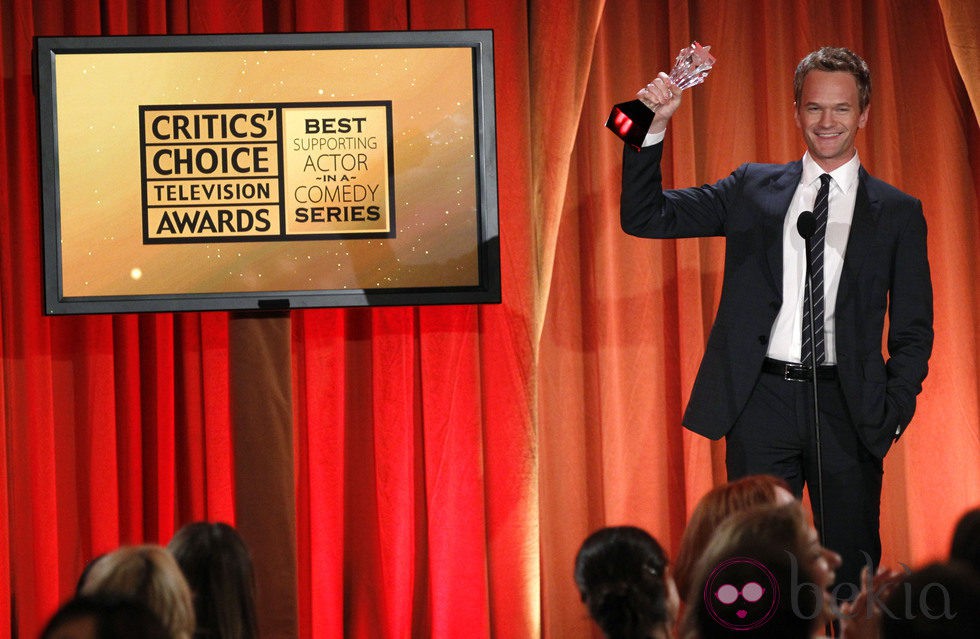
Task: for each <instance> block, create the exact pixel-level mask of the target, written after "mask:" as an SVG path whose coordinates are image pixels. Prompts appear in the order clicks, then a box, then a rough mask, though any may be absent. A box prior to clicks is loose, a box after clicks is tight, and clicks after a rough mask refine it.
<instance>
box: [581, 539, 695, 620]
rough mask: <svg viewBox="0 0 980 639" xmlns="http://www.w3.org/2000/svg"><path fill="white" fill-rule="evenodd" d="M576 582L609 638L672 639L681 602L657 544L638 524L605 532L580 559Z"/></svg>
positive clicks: (587, 543) (584, 549)
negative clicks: (672, 631) (670, 638)
mask: <svg viewBox="0 0 980 639" xmlns="http://www.w3.org/2000/svg"><path fill="white" fill-rule="evenodd" d="M575 584H576V585H577V586H578V591H579V594H580V595H581V597H582V602H583V603H584V604H585V606H586V608H587V609H588V611H589V615H590V616H591V617H592V619H593V621H595V623H596V624H597V625H598V626H599V628H601V629H602V632H603V633H604V634H605V636H606V637H607V639H661V638H662V639H667V638H668V637H670V636H671V628H672V627H673V625H674V621H675V620H676V617H677V609H678V606H679V604H680V600H679V598H678V596H677V588H676V587H675V586H674V580H673V577H672V576H671V574H670V570H669V568H668V565H667V555H666V553H664V550H663V548H661V546H660V544H659V543H657V540H656V539H654V538H653V537H652V536H650V534H649V533H647V532H646V531H644V530H642V529H640V528H636V527H634V526H611V527H608V528H602V529H599V530H597V531H595V532H594V533H592V534H591V535H589V536H588V537H587V538H586V540H585V541H584V542H583V543H582V546H581V548H580V549H579V551H578V555H577V556H576V557H575Z"/></svg>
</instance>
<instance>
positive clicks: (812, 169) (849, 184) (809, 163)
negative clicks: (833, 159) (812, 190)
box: [800, 149, 861, 193]
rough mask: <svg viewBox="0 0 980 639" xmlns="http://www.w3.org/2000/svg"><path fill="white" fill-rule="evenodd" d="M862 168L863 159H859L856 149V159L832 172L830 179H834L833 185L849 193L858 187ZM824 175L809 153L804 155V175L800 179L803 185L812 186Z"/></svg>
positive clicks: (853, 158)
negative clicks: (859, 172)
mask: <svg viewBox="0 0 980 639" xmlns="http://www.w3.org/2000/svg"><path fill="white" fill-rule="evenodd" d="M860 168H861V158H859V157H858V152H857V149H855V150H854V157H852V158H851V159H850V160H848V161H847V162H846V163H845V164H843V165H841V166H839V167H837V168H836V169H834V170H833V171H831V172H830V177H831V178H833V183H835V184H837V186H838V187H840V190H841V191H843V192H844V193H849V192H850V191H851V189H853V188H854V187H856V186H857V182H858V170H859V169H860ZM824 173H826V171H824V170H823V169H822V168H820V165H819V164H817V163H816V162H815V161H814V159H813V158H811V157H810V152H809V151H807V152H806V153H804V154H803V175H802V176H801V178H800V182H801V183H802V184H806V185H810V184H811V183H813V182H818V181H819V178H820V176H821V175H823V174H824ZM818 186H819V185H818Z"/></svg>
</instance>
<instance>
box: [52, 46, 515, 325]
mask: <svg viewBox="0 0 980 639" xmlns="http://www.w3.org/2000/svg"><path fill="white" fill-rule="evenodd" d="M35 56H36V67H37V68H36V81H37V106H38V126H39V145H40V171H41V202H42V209H43V210H42V219H43V243H44V286H45V312H46V313H47V314H80V313H128V312H172V311H204V310H263V309H276V310H281V309H293V308H313V307H340V306H351V307H353V306H371V305H427V304H479V303H494V302H499V301H500V255H499V242H498V220H497V164H496V163H497V160H496V128H495V114H494V76H493V38H492V33H491V32H490V31H487V30H458V31H405V32H370V33H301V34H254V35H179V36H105V37H38V38H36V39H35Z"/></svg>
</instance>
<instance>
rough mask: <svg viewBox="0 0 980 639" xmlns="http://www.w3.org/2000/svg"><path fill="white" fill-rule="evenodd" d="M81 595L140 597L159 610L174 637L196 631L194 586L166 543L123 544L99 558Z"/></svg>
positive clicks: (180, 638) (181, 638)
mask: <svg viewBox="0 0 980 639" xmlns="http://www.w3.org/2000/svg"><path fill="white" fill-rule="evenodd" d="M81 594H82V595H96V594H105V595H116V596H121V597H132V598H135V599H138V600H140V601H142V602H144V603H145V604H146V605H147V606H149V608H150V609H151V610H152V611H153V612H154V613H156V615H157V617H159V618H160V621H162V622H163V625H164V626H165V627H166V628H167V630H168V631H169V635H168V636H169V637H170V638H171V639H191V637H192V636H193V634H194V605H193V602H192V601H191V591H190V588H189V587H188V585H187V580H186V579H184V575H183V573H181V571H180V567H179V566H178V565H177V562H176V561H175V560H174V558H173V556H172V555H171V554H170V553H169V552H167V550H166V549H165V548H163V547H162V546H157V545H152V544H148V545H144V546H123V547H121V548H119V549H117V550H114V551H112V552H110V553H108V554H106V555H105V556H103V557H101V558H99V559H98V561H95V562H94V563H93V564H92V565H91V567H89V568H88V574H87V575H86V576H85V580H84V583H83V584H82V587H81Z"/></svg>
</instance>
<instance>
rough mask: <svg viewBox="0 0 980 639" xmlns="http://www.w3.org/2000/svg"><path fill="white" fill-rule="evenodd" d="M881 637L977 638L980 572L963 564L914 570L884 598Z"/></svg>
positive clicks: (902, 638) (978, 631)
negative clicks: (979, 573)
mask: <svg viewBox="0 0 980 639" xmlns="http://www.w3.org/2000/svg"><path fill="white" fill-rule="evenodd" d="M884 607H885V609H884V610H882V615H881V637H882V639H968V638H969V639H975V638H976V637H980V575H978V574H977V573H976V572H975V571H974V570H972V569H971V568H969V567H967V566H966V565H964V564H963V563H959V562H948V563H933V564H929V565H927V566H924V567H923V568H920V569H918V570H916V571H914V572H913V573H912V574H911V575H909V576H908V577H907V578H906V579H905V580H904V581H902V582H901V583H899V584H898V586H896V587H895V589H894V590H893V591H892V593H891V594H890V595H889V596H888V597H887V598H886V599H885V603H884Z"/></svg>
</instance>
